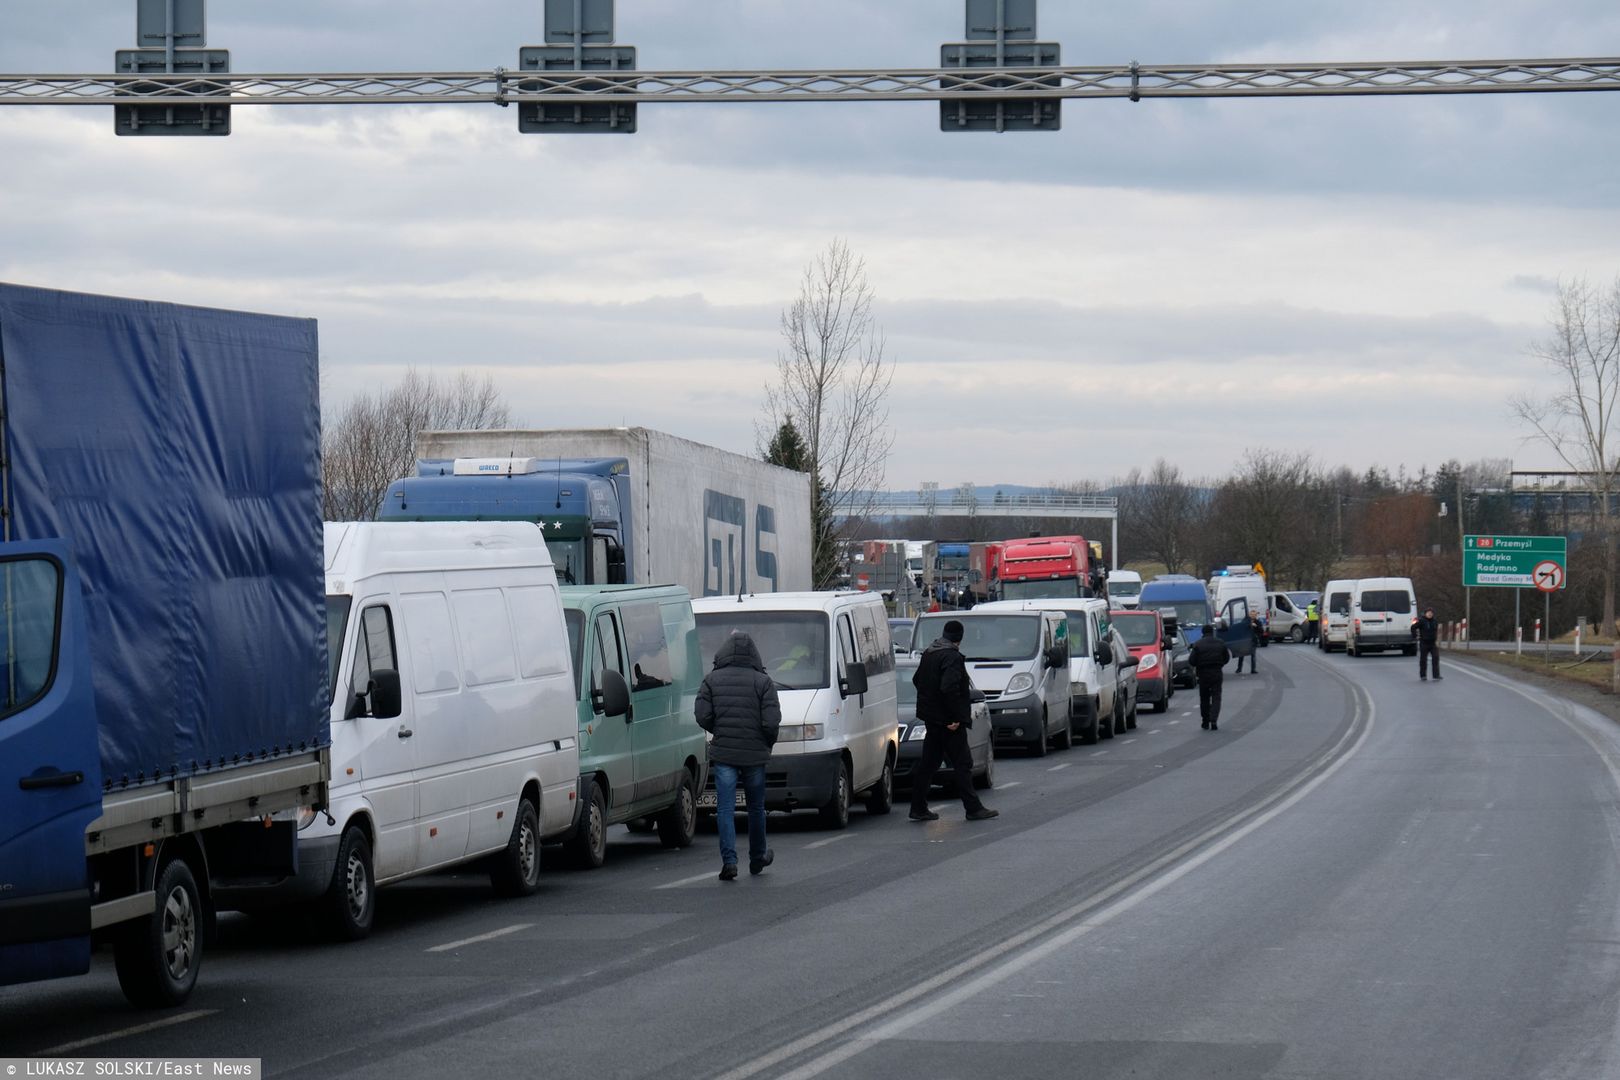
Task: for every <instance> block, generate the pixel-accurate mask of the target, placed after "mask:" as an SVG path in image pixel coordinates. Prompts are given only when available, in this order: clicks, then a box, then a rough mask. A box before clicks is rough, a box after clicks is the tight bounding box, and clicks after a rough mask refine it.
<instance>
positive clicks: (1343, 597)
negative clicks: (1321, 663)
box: [1316, 580, 1356, 652]
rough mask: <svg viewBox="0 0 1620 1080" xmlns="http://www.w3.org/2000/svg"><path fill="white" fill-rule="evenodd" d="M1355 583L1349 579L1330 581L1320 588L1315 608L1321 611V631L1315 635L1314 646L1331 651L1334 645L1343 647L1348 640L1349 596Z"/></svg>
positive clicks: (1353, 589)
mask: <svg viewBox="0 0 1620 1080" xmlns="http://www.w3.org/2000/svg"><path fill="white" fill-rule="evenodd" d="M1355 588H1356V583H1355V582H1354V581H1351V580H1340V581H1330V582H1328V583H1327V585H1326V586H1325V587H1324V588H1323V589H1322V598H1321V599H1320V600H1318V601H1317V602H1316V603H1317V610H1318V611H1319V612H1320V613H1321V621H1322V632H1321V634H1319V635H1317V639H1316V647H1317V648H1319V649H1321V650H1322V651H1323V652H1332V651H1333V649H1334V647H1335V646H1337V647H1338V648H1341V649H1342V648H1344V646H1345V645H1347V644H1348V643H1349V641H1350V598H1351V595H1352V594H1353V593H1354V592H1355Z"/></svg>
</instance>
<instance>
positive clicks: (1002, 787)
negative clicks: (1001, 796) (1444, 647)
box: [996, 780, 1023, 791]
mask: <svg viewBox="0 0 1620 1080" xmlns="http://www.w3.org/2000/svg"><path fill="white" fill-rule="evenodd" d="M1022 783H1023V781H1022V780H1014V781H1013V782H1012V783H1010V784H997V785H996V790H997V791H1006V790H1007V789H1008V788H1015V787H1017V786H1018V785H1019V784H1022Z"/></svg>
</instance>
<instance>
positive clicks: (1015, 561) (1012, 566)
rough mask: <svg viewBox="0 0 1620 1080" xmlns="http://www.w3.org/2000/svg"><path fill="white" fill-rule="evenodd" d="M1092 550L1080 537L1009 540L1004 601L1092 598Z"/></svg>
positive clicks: (1005, 551) (1005, 552)
mask: <svg viewBox="0 0 1620 1080" xmlns="http://www.w3.org/2000/svg"><path fill="white" fill-rule="evenodd" d="M1091 595H1092V588H1091V549H1090V547H1089V546H1088V545H1087V543H1086V541H1085V538H1084V537H1080V536H1040V537H1034V538H1032V539H1028V540H1009V541H1007V545H1006V547H1005V548H1004V549H1003V550H1002V552H1001V598H1002V599H1003V600H1049V599H1072V598H1075V597H1082V598H1083V597H1089V596H1091Z"/></svg>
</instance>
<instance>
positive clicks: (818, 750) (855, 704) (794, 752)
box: [692, 592, 900, 829]
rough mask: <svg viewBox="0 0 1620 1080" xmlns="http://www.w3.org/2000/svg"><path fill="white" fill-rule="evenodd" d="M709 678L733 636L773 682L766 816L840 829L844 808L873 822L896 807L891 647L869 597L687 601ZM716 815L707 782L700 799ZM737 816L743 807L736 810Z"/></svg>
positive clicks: (881, 615) (885, 624)
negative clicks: (803, 816) (778, 724)
mask: <svg viewBox="0 0 1620 1080" xmlns="http://www.w3.org/2000/svg"><path fill="white" fill-rule="evenodd" d="M692 613H693V614H694V615H695V616H696V617H697V629H698V640H699V643H700V648H701V650H702V655H703V658H704V661H703V669H704V672H705V673H707V672H708V671H709V670H710V669H711V668H712V667H713V666H714V655H715V653H716V652H718V651H719V649H720V646H721V645H722V644H723V643H724V642H725V640H726V637H727V636H728V635H730V634H731V633H733V632H734V631H740V632H742V633H745V634H747V635H748V636H749V637H751V638H753V639H754V644H755V645H756V646H758V648H759V655H760V658H761V659H762V660H764V661H765V670H766V672H767V673H769V674H770V676H771V678H772V679H774V680H775V681H776V691H777V696H778V698H780V700H781V704H782V728H781V731H780V733H779V734H778V735H777V739H776V748H775V749H774V750H772V751H771V759H770V761H769V762H767V763H766V765H765V807H766V809H767V810H811V809H813V810H818V811H820V813H821V820H822V823H823V824H825V825H827V826H829V827H831V828H834V829H842V828H843V827H844V826H846V825H848V824H849V804H850V802H851V801H852V800H853V799H854V798H856V797H857V796H863V797H864V798H865V800H866V810H867V813H870V814H887V813H888V812H889V808H890V807H891V806H893V805H894V764H895V761H896V760H897V759H898V758H899V754H900V733H899V724H900V721H899V714H898V713H897V711H896V707H895V689H894V646H893V645H892V644H891V643H890V640H889V616H888V611H887V610H886V609H885V608H884V606H883V600H882V598H881V597H879V596H878V595H877V594H875V593H863V592H836V593H762V594H760V595H758V596H743V597H736V596H711V597H705V598H704V599H701V600H693V601H692ZM714 807H715V793H714V779H713V774H712V773H711V774H710V779H709V784H708V786H707V787H706V789H705V790H704V792H703V794H702V795H700V796H699V797H698V808H699V809H700V810H707V811H712V810H714ZM739 808H740V807H739Z"/></svg>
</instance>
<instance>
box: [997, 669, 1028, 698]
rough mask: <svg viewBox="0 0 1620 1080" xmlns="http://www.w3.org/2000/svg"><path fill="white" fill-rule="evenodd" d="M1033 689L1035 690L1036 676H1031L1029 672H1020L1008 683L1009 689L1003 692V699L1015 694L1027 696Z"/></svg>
mask: <svg viewBox="0 0 1620 1080" xmlns="http://www.w3.org/2000/svg"><path fill="white" fill-rule="evenodd" d="M1033 689H1035V676H1033V675H1031V674H1030V673H1029V672H1027V671H1024V672H1020V673H1019V674H1017V675H1014V676H1013V677H1012V678H1011V679H1010V680H1009V681H1008V682H1007V689H1006V690H1005V691H1003V693H1002V697H1011V696H1012V695H1014V694H1027V693H1029V692H1030V691H1031V690H1033Z"/></svg>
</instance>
